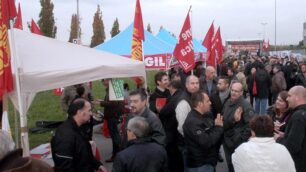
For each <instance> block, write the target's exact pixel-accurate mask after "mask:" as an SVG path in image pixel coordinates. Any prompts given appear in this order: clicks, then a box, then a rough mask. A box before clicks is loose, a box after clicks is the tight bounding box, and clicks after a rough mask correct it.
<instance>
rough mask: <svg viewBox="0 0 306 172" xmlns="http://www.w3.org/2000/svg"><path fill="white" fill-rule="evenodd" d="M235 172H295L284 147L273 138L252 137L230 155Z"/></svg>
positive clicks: (290, 158)
mask: <svg viewBox="0 0 306 172" xmlns="http://www.w3.org/2000/svg"><path fill="white" fill-rule="evenodd" d="M232 162H233V165H234V169H235V172H295V166H294V162H293V160H292V157H291V155H290V154H289V152H288V150H287V149H286V147H285V146H283V145H281V144H278V143H276V142H275V140H274V138H273V137H253V138H250V140H249V141H248V142H246V143H243V144H241V145H240V146H239V147H238V148H237V149H236V150H235V152H234V153H233V155H232Z"/></svg>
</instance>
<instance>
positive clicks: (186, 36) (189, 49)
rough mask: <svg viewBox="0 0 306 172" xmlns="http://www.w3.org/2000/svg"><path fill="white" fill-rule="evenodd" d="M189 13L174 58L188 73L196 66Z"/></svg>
mask: <svg viewBox="0 0 306 172" xmlns="http://www.w3.org/2000/svg"><path fill="white" fill-rule="evenodd" d="M189 11H190V10H189ZM189 11H188V14H187V17H186V19H185V22H184V25H183V28H182V30H181V33H180V36H179V39H178V40H179V41H178V43H177V44H176V46H175V49H174V52H173V55H174V57H176V59H177V61H178V62H179V64H180V65H181V67H182V68H183V70H184V71H185V72H186V73H187V72H189V71H191V70H192V69H193V68H194V65H195V61H194V50H193V42H192V33H191V25H190V17H189Z"/></svg>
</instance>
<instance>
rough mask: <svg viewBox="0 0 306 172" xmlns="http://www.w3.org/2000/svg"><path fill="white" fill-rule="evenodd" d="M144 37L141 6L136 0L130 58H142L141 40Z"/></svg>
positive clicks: (140, 59)
mask: <svg viewBox="0 0 306 172" xmlns="http://www.w3.org/2000/svg"><path fill="white" fill-rule="evenodd" d="M144 39H145V38H144V30H143V21H142V13H141V6H140V2H139V0H136V8H135V17H134V29H133V37H132V52H131V57H132V59H135V60H139V61H142V60H143V59H142V57H143V49H142V41H144Z"/></svg>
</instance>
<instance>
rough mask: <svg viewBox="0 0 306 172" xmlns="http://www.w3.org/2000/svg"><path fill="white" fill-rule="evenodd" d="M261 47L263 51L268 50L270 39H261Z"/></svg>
mask: <svg viewBox="0 0 306 172" xmlns="http://www.w3.org/2000/svg"><path fill="white" fill-rule="evenodd" d="M262 48H263V50H264V51H269V50H270V40H268V42H266V41H265V40H263V44H262Z"/></svg>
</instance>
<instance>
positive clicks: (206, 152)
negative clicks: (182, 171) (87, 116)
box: [183, 91, 223, 172]
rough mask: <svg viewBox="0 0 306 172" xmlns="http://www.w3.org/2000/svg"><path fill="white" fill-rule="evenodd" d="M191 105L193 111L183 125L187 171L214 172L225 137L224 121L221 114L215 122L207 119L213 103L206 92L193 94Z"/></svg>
mask: <svg viewBox="0 0 306 172" xmlns="http://www.w3.org/2000/svg"><path fill="white" fill-rule="evenodd" d="M191 103H192V107H193V109H192V110H191V111H190V112H189V114H188V116H187V118H186V120H185V123H184V125H183V129H184V140H185V146H186V149H187V156H186V157H187V169H188V171H189V172H197V171H206V172H213V171H214V170H215V166H216V165H217V160H218V151H219V142H220V140H221V139H222V135H223V128H222V126H223V119H222V117H221V116H220V114H218V116H217V118H216V119H215V120H214V121H213V120H212V119H211V118H208V117H206V116H207V112H209V111H210V105H211V103H210V100H209V97H208V95H207V94H206V93H204V91H198V92H196V93H193V94H192V95H191Z"/></svg>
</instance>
